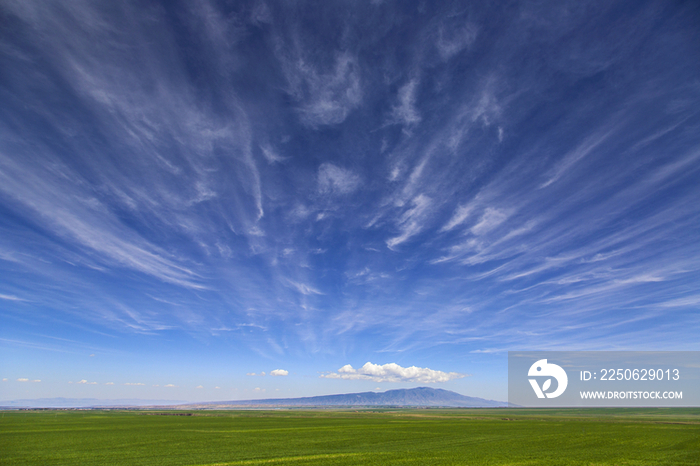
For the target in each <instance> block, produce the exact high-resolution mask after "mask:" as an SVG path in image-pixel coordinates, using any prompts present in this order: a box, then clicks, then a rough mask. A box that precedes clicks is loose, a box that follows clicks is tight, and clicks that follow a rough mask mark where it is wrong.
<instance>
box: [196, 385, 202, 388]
mask: <svg viewBox="0 0 700 466" xmlns="http://www.w3.org/2000/svg"><path fill="white" fill-rule="evenodd" d="M196 388H204V387H203V386H202V385H197V387H196Z"/></svg>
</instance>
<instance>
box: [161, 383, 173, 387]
mask: <svg viewBox="0 0 700 466" xmlns="http://www.w3.org/2000/svg"><path fill="white" fill-rule="evenodd" d="M163 386H164V387H174V386H175V385H173V384H171V383H169V384H168V385H163Z"/></svg>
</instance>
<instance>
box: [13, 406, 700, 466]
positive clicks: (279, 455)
mask: <svg viewBox="0 0 700 466" xmlns="http://www.w3.org/2000/svg"><path fill="white" fill-rule="evenodd" d="M183 414H187V415H183ZM0 464H2V465H25V464H32V465H71V464H75V465H207V466H214V465H265V464H280V465H284V464H291V465H300V466H301V465H341V464H356V465H379V464H401V465H458V464H460V465H461V464H464V465H534V464H546V465H700V409H605V410H603V409H600V410H591V409H588V410H526V409H416V410H406V409H401V410H398V409H394V410H391V409H386V410H377V409H374V410H357V411H355V410H345V411H343V410H335V411H329V410H303V411H302V410H270V411H254V410H249V411H195V412H186V413H185V412H182V411H5V412H2V413H1V414H0Z"/></svg>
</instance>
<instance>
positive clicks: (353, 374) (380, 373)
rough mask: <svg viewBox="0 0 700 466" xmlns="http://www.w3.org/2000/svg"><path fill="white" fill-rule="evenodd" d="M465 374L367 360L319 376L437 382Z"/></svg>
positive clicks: (376, 380) (378, 380)
mask: <svg viewBox="0 0 700 466" xmlns="http://www.w3.org/2000/svg"><path fill="white" fill-rule="evenodd" d="M467 375H468V374H460V373H459V372H442V371H436V370H433V369H428V368H427V367H416V366H411V367H401V366H399V365H398V364H395V363H389V364H384V365H379V364H372V363H371V362H367V363H366V364H365V365H364V366H362V367H360V368H359V369H354V368H353V367H352V366H351V365H350V364H346V365H345V366H343V367H341V368H340V369H338V372H337V373H336V372H331V373H328V374H321V377H322V378H326V379H346V380H373V381H375V382H421V383H437V382H448V381H450V380H454V379H461V378H463V377H466V376H467Z"/></svg>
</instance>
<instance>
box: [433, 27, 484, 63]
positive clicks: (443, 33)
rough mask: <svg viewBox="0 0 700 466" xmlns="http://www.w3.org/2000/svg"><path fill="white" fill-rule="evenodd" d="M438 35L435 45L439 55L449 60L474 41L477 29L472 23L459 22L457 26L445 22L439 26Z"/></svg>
mask: <svg viewBox="0 0 700 466" xmlns="http://www.w3.org/2000/svg"><path fill="white" fill-rule="evenodd" d="M438 36H439V38H438V41H437V43H436V45H437V49H438V52H439V53H440V57H441V58H442V59H443V60H449V59H450V58H452V57H453V56H454V55H456V54H457V53H459V52H461V51H462V50H464V49H465V48H467V47H468V46H469V45H471V44H472V43H473V42H474V40H475V39H476V36H477V29H476V27H475V26H474V25H472V24H460V25H459V27H454V25H449V24H446V25H443V26H441V27H440V30H439V32H438Z"/></svg>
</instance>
